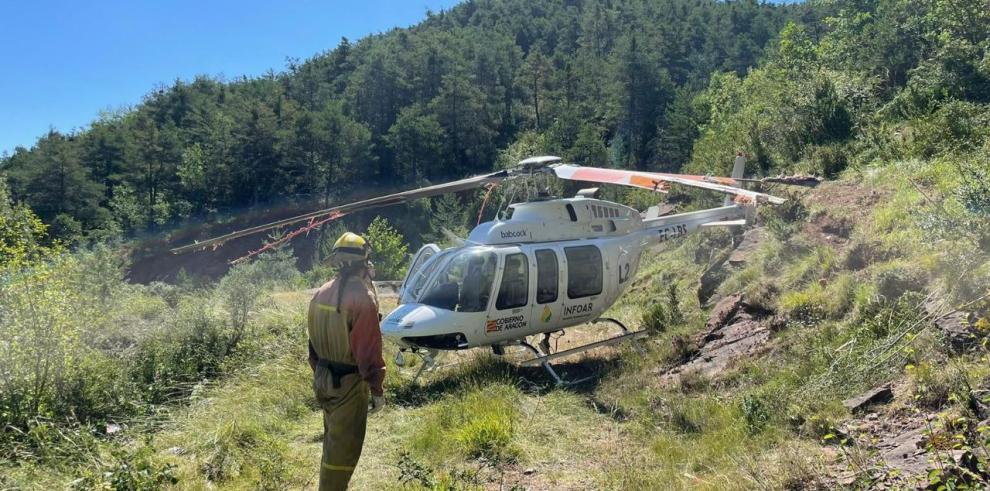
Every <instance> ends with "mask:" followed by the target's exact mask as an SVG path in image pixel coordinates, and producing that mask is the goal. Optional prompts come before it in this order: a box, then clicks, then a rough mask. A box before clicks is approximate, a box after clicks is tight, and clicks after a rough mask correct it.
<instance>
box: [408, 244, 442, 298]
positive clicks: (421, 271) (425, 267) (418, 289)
mask: <svg viewBox="0 0 990 491" xmlns="http://www.w3.org/2000/svg"><path fill="white" fill-rule="evenodd" d="M454 250H455V249H447V250H445V251H443V252H438V253H436V254H433V255H432V256H430V257H428V258H427V259H426V262H424V263H423V264H422V265H421V266H419V265H417V269H416V270H410V275H409V277H408V278H406V284H405V285H403V288H404V290H403V292H402V298H403V302H406V301H412V299H416V298H418V297H419V296H420V293H422V292H423V288H424V287H425V286H426V283H427V281H426V280H428V279H429V278H430V276H432V275H433V271H434V270H436V269H437V265H438V264H442V263H443V262H444V261H445V260H446V258H447V257H448V256H450V253H452V252H454ZM407 299H410V300H407Z"/></svg>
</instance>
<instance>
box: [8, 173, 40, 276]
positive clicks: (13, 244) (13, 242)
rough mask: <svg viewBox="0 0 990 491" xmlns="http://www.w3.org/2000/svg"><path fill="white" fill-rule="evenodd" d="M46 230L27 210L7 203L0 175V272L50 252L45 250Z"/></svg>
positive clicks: (36, 259) (27, 263)
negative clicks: (0, 269)
mask: <svg viewBox="0 0 990 491" xmlns="http://www.w3.org/2000/svg"><path fill="white" fill-rule="evenodd" d="M47 229H48V228H47V227H46V226H45V224H44V223H42V221H41V220H40V219H38V217H37V216H35V214H34V213H33V212H32V211H31V209H30V208H28V207H27V206H25V205H22V204H14V203H12V202H11V198H10V192H9V190H8V188H7V181H6V180H5V179H4V177H3V175H2V174H0V268H8V267H9V268H12V269H16V268H19V267H23V266H27V265H29V264H31V263H33V262H35V261H38V260H39V259H42V258H44V257H46V256H47V255H49V254H50V253H51V252H53V251H52V250H51V249H50V248H49V247H46V243H47V241H48V235H47Z"/></svg>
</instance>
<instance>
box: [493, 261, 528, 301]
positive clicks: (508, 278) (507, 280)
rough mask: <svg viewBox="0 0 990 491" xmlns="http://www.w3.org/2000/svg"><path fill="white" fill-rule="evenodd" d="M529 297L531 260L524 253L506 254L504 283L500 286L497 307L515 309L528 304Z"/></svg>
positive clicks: (503, 274)
mask: <svg viewBox="0 0 990 491" xmlns="http://www.w3.org/2000/svg"><path fill="white" fill-rule="evenodd" d="M527 297H529V261H527V260H526V255H525V254H522V253H516V254H509V255H508V256H505V270H504V271H503V272H502V284H501V285H499V287H498V298H497V299H496V300H495V308H497V309H499V310H505V309H514V308H517V307H523V306H525V305H526V302H527Z"/></svg>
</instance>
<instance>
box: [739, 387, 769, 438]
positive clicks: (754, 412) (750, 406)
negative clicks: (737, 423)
mask: <svg viewBox="0 0 990 491" xmlns="http://www.w3.org/2000/svg"><path fill="white" fill-rule="evenodd" d="M740 406H741V408H742V413H743V418H745V420H746V430H747V431H749V433H750V434H751V435H755V434H757V433H759V432H761V431H763V429H764V428H766V426H767V423H768V422H770V406H769V405H768V404H767V403H766V402H765V401H764V400H763V399H762V398H760V397H757V396H753V395H747V396H745V397H743V400H742V402H741V403H740Z"/></svg>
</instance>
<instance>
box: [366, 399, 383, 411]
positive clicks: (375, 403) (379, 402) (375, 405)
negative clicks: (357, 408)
mask: <svg viewBox="0 0 990 491" xmlns="http://www.w3.org/2000/svg"><path fill="white" fill-rule="evenodd" d="M383 407H385V396H371V407H370V408H368V414H375V413H377V412H378V411H381V410H382V408H383Z"/></svg>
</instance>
